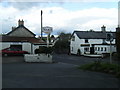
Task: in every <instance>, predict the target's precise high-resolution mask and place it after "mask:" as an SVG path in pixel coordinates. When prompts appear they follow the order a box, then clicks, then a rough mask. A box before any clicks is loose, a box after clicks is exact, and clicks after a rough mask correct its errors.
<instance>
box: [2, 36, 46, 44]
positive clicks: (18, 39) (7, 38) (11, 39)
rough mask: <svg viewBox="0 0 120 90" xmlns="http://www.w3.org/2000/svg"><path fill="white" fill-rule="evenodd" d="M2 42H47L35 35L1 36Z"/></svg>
mask: <svg viewBox="0 0 120 90" xmlns="http://www.w3.org/2000/svg"><path fill="white" fill-rule="evenodd" d="M0 42H30V43H45V42H44V41H43V40H41V39H39V38H35V37H13V36H6V35H2V36H0Z"/></svg>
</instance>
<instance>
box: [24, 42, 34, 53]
mask: <svg viewBox="0 0 120 90" xmlns="http://www.w3.org/2000/svg"><path fill="white" fill-rule="evenodd" d="M22 50H23V51H28V52H29V53H32V50H31V43H29V42H25V43H23V44H22Z"/></svg>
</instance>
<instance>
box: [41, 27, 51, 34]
mask: <svg viewBox="0 0 120 90" xmlns="http://www.w3.org/2000/svg"><path fill="white" fill-rule="evenodd" d="M42 31H43V32H44V33H46V34H49V33H51V32H52V31H53V28H52V27H48V26H46V27H43V29H42Z"/></svg>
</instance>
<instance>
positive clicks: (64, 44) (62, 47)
mask: <svg viewBox="0 0 120 90" xmlns="http://www.w3.org/2000/svg"><path fill="white" fill-rule="evenodd" d="M70 36H71V34H70V33H64V32H61V33H60V35H59V36H58V38H59V40H58V41H57V42H56V43H55V45H54V50H55V52H56V53H68V52H69V45H70V42H69V39H70Z"/></svg>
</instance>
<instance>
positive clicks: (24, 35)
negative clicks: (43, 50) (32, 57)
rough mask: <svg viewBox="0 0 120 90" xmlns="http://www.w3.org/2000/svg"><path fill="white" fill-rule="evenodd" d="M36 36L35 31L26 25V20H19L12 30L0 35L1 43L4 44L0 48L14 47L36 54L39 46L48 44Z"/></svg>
mask: <svg viewBox="0 0 120 90" xmlns="http://www.w3.org/2000/svg"><path fill="white" fill-rule="evenodd" d="M35 36H36V35H35V34H34V33H33V32H31V31H30V30H29V29H28V28H26V27H25V26H24V21H23V20H19V21H18V27H12V31H10V32H8V33H7V34H6V35H1V36H0V38H1V39H0V45H2V47H1V48H0V49H1V50H2V49H5V48H8V47H14V48H19V49H20V50H24V51H28V52H29V53H33V54H34V53H35V50H36V49H38V48H39V46H46V42H44V41H43V40H41V39H40V38H36V37H35Z"/></svg>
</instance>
